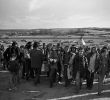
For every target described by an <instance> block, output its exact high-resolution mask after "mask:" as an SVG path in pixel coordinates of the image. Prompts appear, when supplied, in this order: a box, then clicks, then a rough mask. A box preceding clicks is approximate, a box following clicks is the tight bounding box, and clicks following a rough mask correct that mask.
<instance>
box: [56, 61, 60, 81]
mask: <svg viewBox="0 0 110 100" xmlns="http://www.w3.org/2000/svg"><path fill="white" fill-rule="evenodd" d="M57 66H58V70H57V72H58V81H61V64H60V62H58V64H57Z"/></svg>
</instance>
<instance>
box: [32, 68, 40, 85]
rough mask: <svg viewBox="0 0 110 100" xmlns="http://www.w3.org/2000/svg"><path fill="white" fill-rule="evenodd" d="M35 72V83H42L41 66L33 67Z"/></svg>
mask: <svg viewBox="0 0 110 100" xmlns="http://www.w3.org/2000/svg"><path fill="white" fill-rule="evenodd" d="M32 70H33V73H34V74H35V80H34V82H35V84H38V83H40V74H41V68H40V67H39V68H32Z"/></svg>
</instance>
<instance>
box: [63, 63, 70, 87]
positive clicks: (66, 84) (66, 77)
mask: <svg viewBox="0 0 110 100" xmlns="http://www.w3.org/2000/svg"><path fill="white" fill-rule="evenodd" d="M67 68H68V65H64V81H65V87H67V86H68V84H69V80H68V76H67Z"/></svg>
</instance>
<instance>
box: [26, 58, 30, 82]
mask: <svg viewBox="0 0 110 100" xmlns="http://www.w3.org/2000/svg"><path fill="white" fill-rule="evenodd" d="M25 71H26V79H27V80H28V79H29V77H30V72H31V60H30V59H25Z"/></svg>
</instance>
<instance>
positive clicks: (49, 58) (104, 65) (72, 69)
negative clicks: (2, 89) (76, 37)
mask: <svg viewBox="0 0 110 100" xmlns="http://www.w3.org/2000/svg"><path fill="white" fill-rule="evenodd" d="M0 65H1V66H2V67H3V68H4V69H5V70H9V72H10V74H11V78H10V81H9V82H10V90H12V89H15V88H16V86H17V85H19V82H20V79H24V80H29V79H30V78H32V79H33V80H34V84H35V85H37V84H40V78H41V77H40V75H41V74H42V71H45V72H46V75H47V77H48V79H49V87H50V88H52V87H53V86H54V83H55V82H58V83H60V82H64V86H65V87H67V86H68V85H69V84H70V83H71V82H73V81H74V82H75V87H76V88H75V89H76V92H77V93H79V91H80V90H81V87H82V82H83V81H84V80H86V88H87V89H89V90H91V89H92V88H93V82H94V79H95V77H94V75H95V74H97V75H98V95H100V94H101V93H102V89H103V80H104V78H105V77H106V76H108V75H109V71H110V52H109V50H108V47H107V46H104V47H102V48H100V49H99V48H97V47H96V46H93V47H89V46H79V47H77V46H76V45H66V46H64V47H63V46H62V45H61V44H59V43H57V44H56V45H54V44H47V45H46V44H45V43H43V45H42V47H41V46H40V43H39V42H36V41H35V42H34V43H32V42H27V43H26V45H21V46H18V43H17V42H16V41H13V43H12V45H10V46H9V47H7V48H6V49H4V46H3V45H0Z"/></svg>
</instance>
